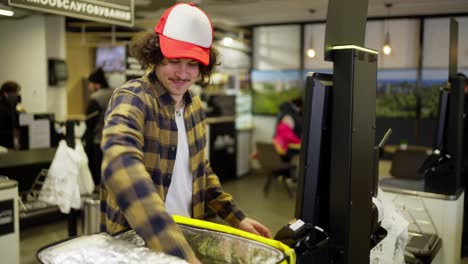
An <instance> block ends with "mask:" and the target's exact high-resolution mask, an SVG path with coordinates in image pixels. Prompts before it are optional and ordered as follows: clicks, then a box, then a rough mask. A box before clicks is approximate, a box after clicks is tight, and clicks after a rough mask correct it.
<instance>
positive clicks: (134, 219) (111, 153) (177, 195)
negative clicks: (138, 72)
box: [101, 3, 271, 263]
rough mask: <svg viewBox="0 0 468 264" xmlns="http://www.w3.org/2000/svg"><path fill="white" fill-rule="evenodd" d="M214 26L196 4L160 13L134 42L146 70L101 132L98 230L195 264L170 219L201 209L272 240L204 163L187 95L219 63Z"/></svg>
mask: <svg viewBox="0 0 468 264" xmlns="http://www.w3.org/2000/svg"><path fill="white" fill-rule="evenodd" d="M212 41H213V28H212V26H211V21H210V19H209V18H208V16H207V15H206V14H205V13H204V12H203V11H202V10H200V9H199V8H198V7H196V6H193V5H191V4H184V3H179V4H176V5H174V6H173V7H171V8H169V9H168V10H166V12H165V13H164V14H163V15H162V17H161V19H160V21H159V22H158V24H157V25H156V27H155V32H154V33H148V34H147V35H146V36H145V37H143V38H142V39H140V40H139V41H137V42H135V43H134V44H133V45H132V53H133V55H134V57H136V58H137V59H138V60H139V62H140V63H141V64H142V65H143V67H145V68H148V69H149V70H148V73H147V74H146V75H145V76H143V77H142V78H140V79H135V80H130V81H129V82H127V83H126V84H124V85H123V86H122V87H120V88H118V89H117V90H116V91H115V92H114V94H113V96H112V98H111V101H110V103H109V107H108V110H107V113H106V122H105V127H104V130H103V140H102V149H103V153H104V160H103V178H102V182H101V215H102V216H101V220H102V221H101V223H102V224H101V229H102V230H103V231H107V232H109V233H111V234H113V233H116V232H119V231H121V230H123V229H125V228H128V227H131V228H132V229H134V230H135V231H136V232H137V233H138V234H139V235H140V236H141V237H142V238H143V239H144V240H145V241H146V243H147V245H148V247H150V248H151V249H154V250H162V251H164V252H166V253H169V254H172V255H175V256H179V257H182V258H185V259H186V260H188V261H189V262H191V263H199V262H198V260H197V258H196V257H195V255H194V252H193V251H192V249H191V248H190V246H189V245H188V244H187V241H186V240H185V238H184V236H183V235H182V233H181V232H180V230H179V228H178V226H177V224H175V223H174V221H173V220H172V217H171V214H178V215H182V216H187V217H193V218H199V219H200V218H203V217H204V213H205V212H204V209H205V205H207V206H208V207H210V208H211V209H212V210H213V211H214V212H215V213H217V215H218V216H220V217H221V218H223V219H224V220H226V221H227V222H229V223H230V224H231V225H233V226H235V227H238V228H240V229H242V230H245V231H248V232H252V233H256V234H259V235H262V236H265V237H271V234H270V231H269V230H268V229H267V228H266V227H264V226H263V225H261V224H260V223H258V222H256V221H254V220H252V219H250V218H247V217H246V216H245V215H244V213H243V212H242V211H241V210H240V209H239V208H238V207H237V206H236V205H235V203H234V202H233V200H232V197H231V196H230V195H229V194H227V193H225V192H224V191H223V189H222V187H221V185H220V182H219V179H218V177H217V176H216V175H215V173H214V172H213V171H212V169H211V167H210V165H209V162H208V161H207V160H206V153H205V146H206V144H207V142H206V141H207V139H206V129H207V127H206V124H205V114H204V110H203V109H202V105H201V101H200V98H199V97H197V96H193V94H192V93H191V91H190V90H189V88H190V86H191V85H193V84H194V83H195V82H199V83H201V84H206V83H207V81H208V78H209V76H210V75H211V73H212V71H213V69H214V66H215V64H216V60H217V54H216V52H215V50H214V49H213V48H212V47H211V45H212Z"/></svg>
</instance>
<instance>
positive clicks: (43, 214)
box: [0, 148, 63, 227]
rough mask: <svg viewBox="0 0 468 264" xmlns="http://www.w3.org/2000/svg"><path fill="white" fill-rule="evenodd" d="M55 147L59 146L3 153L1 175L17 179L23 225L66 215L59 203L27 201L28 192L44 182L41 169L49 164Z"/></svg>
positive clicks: (0, 156) (0, 165)
mask: <svg viewBox="0 0 468 264" xmlns="http://www.w3.org/2000/svg"><path fill="white" fill-rule="evenodd" d="M55 151H56V148H44V149H30V150H10V151H9V152H7V153H3V154H0V175H2V176H6V177H8V178H9V179H11V180H15V181H16V182H17V185H18V192H19V197H20V198H21V200H22V202H21V203H20V207H19V220H20V224H21V227H26V226H29V225H36V224H38V223H40V222H43V221H46V220H50V219H55V218H59V217H63V216H62V215H61V214H60V211H59V209H58V207H57V206H51V205H47V204H45V203H42V202H38V201H31V202H28V201H27V200H28V198H27V195H28V194H31V191H34V190H33V189H35V188H39V187H40V186H41V177H43V176H41V171H42V170H43V169H47V168H49V166H50V163H51V162H52V159H53V158H54V155H55ZM35 186H36V187H35Z"/></svg>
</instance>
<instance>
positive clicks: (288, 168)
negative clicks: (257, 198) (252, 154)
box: [256, 142, 295, 198]
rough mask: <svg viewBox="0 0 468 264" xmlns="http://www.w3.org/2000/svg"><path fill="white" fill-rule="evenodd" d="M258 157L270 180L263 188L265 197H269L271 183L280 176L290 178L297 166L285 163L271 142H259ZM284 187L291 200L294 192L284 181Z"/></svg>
mask: <svg viewBox="0 0 468 264" xmlns="http://www.w3.org/2000/svg"><path fill="white" fill-rule="evenodd" d="M256 145H257V155H258V161H259V162H260V165H261V166H262V169H263V170H264V171H265V172H267V173H268V174H269V175H268V178H267V181H266V182H265V186H264V187H263V192H264V193H265V196H266V195H268V192H269V190H270V185H271V181H272V180H273V179H275V178H276V177H278V176H281V175H282V176H286V177H290V175H291V173H292V172H294V169H295V166H294V165H291V164H290V163H288V162H284V161H283V160H282V159H281V157H280V155H279V154H278V153H277V152H276V150H275V147H274V145H273V143H269V142H257V143H256ZM283 185H284V187H285V188H286V191H287V192H288V196H289V197H290V198H291V197H292V196H293V195H292V190H291V189H290V188H289V185H288V183H287V182H286V181H285V180H283Z"/></svg>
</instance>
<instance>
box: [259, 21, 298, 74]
mask: <svg viewBox="0 0 468 264" xmlns="http://www.w3.org/2000/svg"><path fill="white" fill-rule="evenodd" d="M300 30H301V27H300V26H299V25H285V26H262V27H256V28H254V31H253V33H254V44H253V47H254V52H253V56H254V57H253V58H254V69H256V70H294V69H300V66H301V64H300V63H301V58H300Z"/></svg>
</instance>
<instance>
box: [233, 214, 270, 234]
mask: <svg viewBox="0 0 468 264" xmlns="http://www.w3.org/2000/svg"><path fill="white" fill-rule="evenodd" d="M237 228H239V229H241V230H244V231H247V232H250V233H253V234H256V235H259V236H263V237H266V238H271V232H270V230H269V229H268V228H266V227H265V226H264V225H262V224H260V223H259V222H257V221H255V220H253V219H250V218H248V217H246V218H245V219H244V220H242V221H241V222H240V223H239V226H238V227H237Z"/></svg>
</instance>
